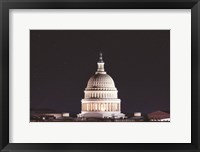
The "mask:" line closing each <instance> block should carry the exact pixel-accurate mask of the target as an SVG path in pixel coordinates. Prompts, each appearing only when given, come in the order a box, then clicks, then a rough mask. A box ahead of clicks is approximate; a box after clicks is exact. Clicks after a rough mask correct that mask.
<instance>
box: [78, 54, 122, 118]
mask: <svg viewBox="0 0 200 152" xmlns="http://www.w3.org/2000/svg"><path fill="white" fill-rule="evenodd" d="M97 65H98V68H97V71H96V73H95V75H93V76H92V77H91V78H90V79H89V81H88V83H87V87H86V89H85V91H84V99H82V101H81V102H82V104H81V105H82V111H81V113H80V114H78V117H100V118H111V117H112V118H113V117H115V118H124V117H125V115H124V114H122V113H121V100H120V99H118V91H117V88H116V87H115V83H114V81H113V79H112V78H111V76H109V75H108V74H107V73H106V72H105V70H104V62H103V58H102V53H100V57H99V61H98V63H97Z"/></svg>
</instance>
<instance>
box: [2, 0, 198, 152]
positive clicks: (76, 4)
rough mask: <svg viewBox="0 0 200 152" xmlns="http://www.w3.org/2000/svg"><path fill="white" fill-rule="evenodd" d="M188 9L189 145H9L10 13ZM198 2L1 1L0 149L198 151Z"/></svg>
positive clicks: (102, 0) (159, 0) (127, 0)
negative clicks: (31, 10)
mask: <svg viewBox="0 0 200 152" xmlns="http://www.w3.org/2000/svg"><path fill="white" fill-rule="evenodd" d="M75 8H76V9H80V8H81V9H191V14H192V16H191V19H192V21H191V25H192V29H191V30H192V31H191V34H192V35H191V36H192V43H191V44H192V52H191V53H192V73H191V74H192V82H191V84H192V90H191V93H192V124H191V125H192V130H191V136H192V142H191V143H188V144H184V143H177V144H175V143H166V144H158V143H155V144H150V143H149V144H144V143H141V144H128V143H123V144H117V143H116V144H115V143H112V144H108V143H101V144H100V143H95V144H90V143H87V144H79V143H66V144H61V143H60V144H55V143H54V144H47V143H44V144H37V143H34V144H28V143H21V144H18V143H9V9H75ZM199 44H200V2H199V0H96V1H95V0H57V1H56V0H0V61H1V62H0V88H1V89H0V149H1V150H2V151H62V150H63V151H64V150H65V151H66V150H68V151H69V150H77V151H89V150H96V151H97V150H99V151H110V150H113V151H124V150H131V151H141V152H144V151H154V150H159V151H169V150H170V151H183V150H184V151H186V152H189V151H191V152H195V151H200V102H199V97H200V91H199V87H200V83H199V82H200V76H198V75H199V73H200V69H198V66H199V62H200V50H199V49H200V45H199Z"/></svg>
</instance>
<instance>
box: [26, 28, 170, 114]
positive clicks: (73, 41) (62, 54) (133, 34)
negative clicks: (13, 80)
mask: <svg viewBox="0 0 200 152" xmlns="http://www.w3.org/2000/svg"><path fill="white" fill-rule="evenodd" d="M99 51H102V52H103V59H104V62H105V69H106V72H107V73H108V74H109V75H110V76H111V77H112V78H113V80H114V82H115V85H116V87H117V89H118V91H119V92H118V95H119V98H120V99H121V106H122V112H124V113H133V112H136V111H137V112H138V111H139V112H142V113H148V112H152V111H155V110H167V111H168V110H169V109H170V31H169V30H31V31H30V54H31V55H30V72H31V77H30V87H31V88H30V91H31V92H30V93H31V98H30V104H31V108H34V109H40V108H48V109H54V110H57V111H63V112H70V113H79V112H80V111H81V99H82V98H83V95H84V93H83V91H84V89H85V88H86V85H87V81H88V80H89V78H90V77H91V76H92V75H94V73H95V71H96V69H97V61H98V57H99Z"/></svg>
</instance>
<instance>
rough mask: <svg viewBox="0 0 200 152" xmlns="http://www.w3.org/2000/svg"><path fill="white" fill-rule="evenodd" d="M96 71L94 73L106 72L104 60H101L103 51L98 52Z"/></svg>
mask: <svg viewBox="0 0 200 152" xmlns="http://www.w3.org/2000/svg"><path fill="white" fill-rule="evenodd" d="M97 66H98V68H97V72H96V73H95V74H106V72H105V69H104V62H103V53H102V52H100V53H99V61H98V62H97Z"/></svg>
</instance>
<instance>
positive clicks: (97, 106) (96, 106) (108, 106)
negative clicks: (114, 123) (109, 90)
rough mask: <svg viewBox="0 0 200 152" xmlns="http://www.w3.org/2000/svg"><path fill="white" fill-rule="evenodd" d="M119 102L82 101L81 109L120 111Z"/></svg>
mask: <svg viewBox="0 0 200 152" xmlns="http://www.w3.org/2000/svg"><path fill="white" fill-rule="evenodd" d="M120 108H121V107H120V103H107V102H106V103H82V111H96V112H98V111H99V112H102V111H107V112H109V111H112V112H113V111H120Z"/></svg>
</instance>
